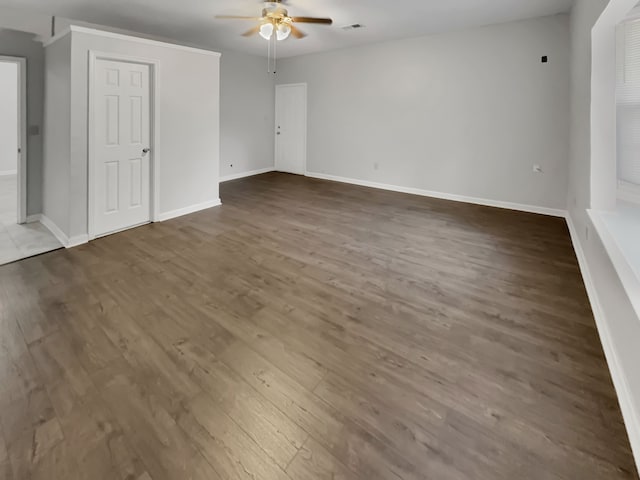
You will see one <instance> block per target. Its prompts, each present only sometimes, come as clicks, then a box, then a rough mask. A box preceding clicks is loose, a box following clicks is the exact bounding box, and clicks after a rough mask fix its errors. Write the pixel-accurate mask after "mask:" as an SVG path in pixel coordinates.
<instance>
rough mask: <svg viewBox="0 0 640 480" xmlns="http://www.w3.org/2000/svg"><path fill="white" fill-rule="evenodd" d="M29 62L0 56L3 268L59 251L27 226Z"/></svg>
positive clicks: (38, 228) (42, 232) (39, 228)
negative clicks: (11, 263) (23, 259)
mask: <svg viewBox="0 0 640 480" xmlns="http://www.w3.org/2000/svg"><path fill="white" fill-rule="evenodd" d="M26 222H27V61H26V59H25V58H22V57H11V56H2V55H0V265H2V264H5V263H9V262H13V261H15V260H19V259H21V258H26V257H29V256H32V255H37V254H39V253H43V252H46V251H49V250H53V249H56V248H60V246H61V245H60V242H59V241H58V240H57V239H56V238H55V237H54V236H53V235H52V234H51V232H49V231H48V230H47V229H46V228H45V227H44V226H43V225H41V224H40V223H32V224H27V223H26Z"/></svg>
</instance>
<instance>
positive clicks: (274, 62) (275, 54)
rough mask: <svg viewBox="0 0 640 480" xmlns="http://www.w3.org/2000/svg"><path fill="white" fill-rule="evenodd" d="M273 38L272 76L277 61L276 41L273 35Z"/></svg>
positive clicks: (274, 72)
mask: <svg viewBox="0 0 640 480" xmlns="http://www.w3.org/2000/svg"><path fill="white" fill-rule="evenodd" d="M271 38H273V74H274V75H275V74H276V68H277V61H278V39H277V37H276V35H275V33H274V35H273V36H272V37H271Z"/></svg>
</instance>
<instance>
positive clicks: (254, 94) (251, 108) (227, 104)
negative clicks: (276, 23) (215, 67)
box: [220, 42, 275, 180]
mask: <svg viewBox="0 0 640 480" xmlns="http://www.w3.org/2000/svg"><path fill="white" fill-rule="evenodd" d="M265 48H266V42H265ZM220 69H221V70H220V122H221V123H220V142H221V144H220V176H221V178H222V179H223V180H224V178H225V177H229V176H233V175H241V174H243V173H246V172H252V171H256V170H262V169H268V168H273V165H274V162H273V160H274V156H273V155H274V131H275V129H274V112H275V81H274V75H273V73H268V72H267V61H266V59H265V58H262V57H255V56H251V55H246V54H242V53H236V52H223V53H222V59H221V67H220ZM232 165H233V166H232Z"/></svg>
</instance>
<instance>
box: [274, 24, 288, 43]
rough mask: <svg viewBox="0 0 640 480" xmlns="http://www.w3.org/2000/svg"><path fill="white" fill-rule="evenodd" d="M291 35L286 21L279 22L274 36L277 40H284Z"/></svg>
mask: <svg viewBox="0 0 640 480" xmlns="http://www.w3.org/2000/svg"><path fill="white" fill-rule="evenodd" d="M289 35H291V26H290V25H289V24H288V23H281V24H280V25H278V28H277V29H276V38H277V39H278V41H282V40H286V39H287V38H289Z"/></svg>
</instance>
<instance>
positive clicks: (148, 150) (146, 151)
mask: <svg viewBox="0 0 640 480" xmlns="http://www.w3.org/2000/svg"><path fill="white" fill-rule="evenodd" d="M150 151H151V149H150V148H143V149H142V153H145V154H146V153H149V152H150Z"/></svg>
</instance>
